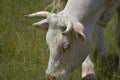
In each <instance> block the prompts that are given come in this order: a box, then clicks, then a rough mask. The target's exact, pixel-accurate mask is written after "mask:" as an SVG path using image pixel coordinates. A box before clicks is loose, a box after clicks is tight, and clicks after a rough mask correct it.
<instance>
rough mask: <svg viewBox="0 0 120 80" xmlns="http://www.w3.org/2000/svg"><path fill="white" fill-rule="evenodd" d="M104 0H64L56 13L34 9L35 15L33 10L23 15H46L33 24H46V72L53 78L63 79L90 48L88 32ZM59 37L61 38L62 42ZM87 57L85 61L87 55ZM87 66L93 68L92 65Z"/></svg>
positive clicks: (103, 7)
mask: <svg viewBox="0 0 120 80" xmlns="http://www.w3.org/2000/svg"><path fill="white" fill-rule="evenodd" d="M105 4H106V1H105V0H68V2H67V4H66V7H65V8H64V10H63V11H61V12H59V13H58V14H54V13H48V12H38V13H35V14H37V15H35V14H34V13H33V14H30V15H27V17H42V16H43V17H46V18H47V19H45V21H42V22H37V23H35V24H34V26H38V27H39V26H41V25H42V26H44V25H45V27H46V26H49V28H48V32H47V35H46V42H47V44H48V47H49V50H50V58H49V62H48V68H47V70H46V74H47V75H49V76H51V77H52V78H53V79H59V80H66V79H67V77H68V76H69V74H70V73H71V72H72V71H74V70H75V69H76V68H77V67H78V66H80V65H81V64H82V62H83V61H84V60H85V58H86V57H87V55H88V54H89V53H90V49H91V48H92V35H93V32H94V30H95V25H96V23H97V20H98V18H99V17H100V15H101V14H102V13H103V11H104V9H105ZM43 13H44V14H43ZM66 21H68V23H67V22H66ZM43 22H45V23H43ZM66 23H67V25H66ZM69 23H70V24H69ZM66 26H67V28H68V26H69V27H70V26H71V28H72V29H69V30H67V29H66ZM66 30H67V32H66ZM64 31H65V32H66V33H65V34H63V32H64ZM64 37H65V38H64ZM61 40H64V41H63V42H62V45H61ZM66 43H67V44H66ZM64 46H65V47H64ZM63 48H64V49H63ZM87 59H88V62H89V60H90V58H89V57H88V58H87ZM85 61H87V60H85ZM90 63H91V61H90ZM91 64H92V63H91ZM91 69H92V70H93V69H94V66H92V67H91ZM92 72H94V70H93V71H92ZM85 75H87V73H86V74H85Z"/></svg>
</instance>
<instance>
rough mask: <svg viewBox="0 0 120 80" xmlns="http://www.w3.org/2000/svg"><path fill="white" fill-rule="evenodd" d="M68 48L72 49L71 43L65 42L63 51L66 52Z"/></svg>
mask: <svg viewBox="0 0 120 80" xmlns="http://www.w3.org/2000/svg"><path fill="white" fill-rule="evenodd" d="M68 48H70V43H69V42H65V43H64V44H63V45H62V49H63V51H66V50H67V49H68Z"/></svg>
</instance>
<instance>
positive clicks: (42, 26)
mask: <svg viewBox="0 0 120 80" xmlns="http://www.w3.org/2000/svg"><path fill="white" fill-rule="evenodd" d="M33 26H34V27H37V28H40V29H42V30H48V28H49V23H48V21H47V19H44V20H41V21H39V22H36V23H34V24H33Z"/></svg>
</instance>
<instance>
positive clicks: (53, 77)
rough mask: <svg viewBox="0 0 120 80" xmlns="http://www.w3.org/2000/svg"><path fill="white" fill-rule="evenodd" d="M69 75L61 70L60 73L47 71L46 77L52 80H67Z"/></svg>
mask: <svg viewBox="0 0 120 80" xmlns="http://www.w3.org/2000/svg"><path fill="white" fill-rule="evenodd" d="M67 75H68V74H67V73H66V71H65V70H60V71H55V72H50V70H48V69H47V70H46V76H47V77H48V78H49V79H51V80H57V79H59V80H66V79H67V77H68V76H67Z"/></svg>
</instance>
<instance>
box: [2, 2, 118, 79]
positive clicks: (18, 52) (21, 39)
mask: <svg viewBox="0 0 120 80" xmlns="http://www.w3.org/2000/svg"><path fill="white" fill-rule="evenodd" d="M50 1H51V0H30V1H29V0H0V80H48V79H47V78H46V77H45V70H46V68H47V64H48V59H49V51H48V48H47V45H46V43H45V34H46V32H44V31H41V30H39V29H36V28H32V27H31V24H32V22H35V21H38V20H34V19H29V20H28V19H26V18H24V15H26V14H29V13H32V12H36V11H40V10H43V9H44V8H45V6H46V5H48V4H49V3H50ZM115 23H116V15H115V16H114V17H113V19H112V20H111V21H110V23H109V24H108V26H109V27H107V28H106V33H105V39H106V41H105V42H106V47H107V52H108V59H109V61H108V63H102V62H101V61H100V60H97V61H94V63H95V69H96V74H97V80H119V77H118V76H117V59H118V56H117V52H118V51H117V49H116V46H115V43H114V37H113V36H114V26H115V25H114V24H115ZM70 78H71V79H70V80H80V79H81V70H80V68H78V69H76V71H74V72H73V73H72V74H71V77H70Z"/></svg>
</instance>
